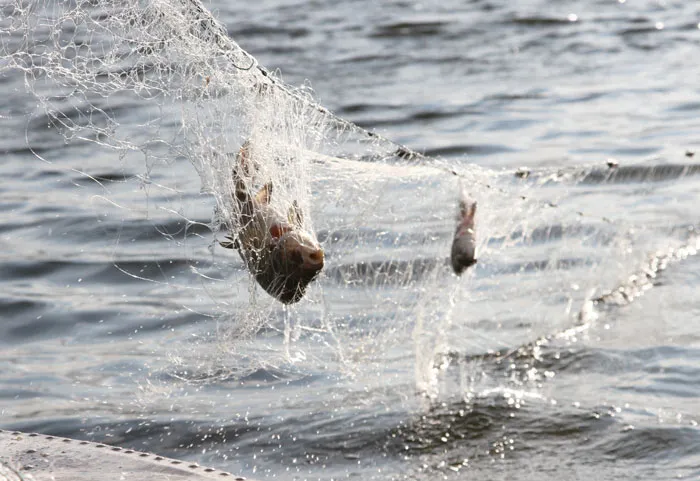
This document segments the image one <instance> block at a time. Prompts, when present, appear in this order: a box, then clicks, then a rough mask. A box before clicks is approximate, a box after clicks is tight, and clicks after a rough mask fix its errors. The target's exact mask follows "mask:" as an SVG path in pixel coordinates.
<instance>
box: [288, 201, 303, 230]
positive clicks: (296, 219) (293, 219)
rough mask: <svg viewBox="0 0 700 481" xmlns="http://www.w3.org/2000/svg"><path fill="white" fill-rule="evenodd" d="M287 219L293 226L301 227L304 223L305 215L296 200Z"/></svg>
mask: <svg viewBox="0 0 700 481" xmlns="http://www.w3.org/2000/svg"><path fill="white" fill-rule="evenodd" d="M287 219H288V220H289V222H290V223H291V224H294V225H297V226H299V227H301V226H302V224H303V223H304V213H303V212H302V211H301V208H300V207H299V203H298V202H297V201H296V200H295V201H294V202H292V205H291V207H290V208H289V212H287Z"/></svg>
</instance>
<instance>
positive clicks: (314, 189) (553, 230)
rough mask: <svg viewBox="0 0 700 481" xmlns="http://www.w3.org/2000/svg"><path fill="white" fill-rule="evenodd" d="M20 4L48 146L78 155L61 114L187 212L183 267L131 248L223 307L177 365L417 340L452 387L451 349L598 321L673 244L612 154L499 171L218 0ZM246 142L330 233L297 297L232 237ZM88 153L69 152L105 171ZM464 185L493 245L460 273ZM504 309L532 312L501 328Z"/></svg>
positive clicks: (389, 347) (124, 208) (418, 372)
mask: <svg viewBox="0 0 700 481" xmlns="http://www.w3.org/2000/svg"><path fill="white" fill-rule="evenodd" d="M0 12H1V14H0V69H1V70H0V74H2V75H10V74H13V75H14V74H16V73H17V72H21V73H22V74H23V75H24V79H25V86H26V89H27V91H28V92H29V93H30V94H31V95H30V97H28V98H27V100H26V106H27V109H26V110H27V111H29V113H30V119H31V120H30V124H29V125H28V126H27V128H26V137H27V139H26V140H27V142H28V143H29V145H30V146H31V147H32V148H33V149H34V153H35V155H36V157H38V158H39V159H41V160H44V161H46V162H55V163H61V162H64V161H61V160H59V159H54V158H52V153H51V146H50V145H49V146H42V145H38V144H37V143H36V142H33V140H32V129H31V127H33V126H36V125H41V124H45V125H46V126H48V127H49V128H50V129H55V130H56V131H58V132H59V133H60V136H61V137H62V139H64V140H65V141H68V142H71V143H74V144H76V145H83V146H85V145H86V146H90V147H88V148H89V149H91V150H90V152H91V155H97V154H94V152H98V151H99V152H100V154H99V155H100V156H103V157H104V158H107V159H110V160H108V162H112V163H115V162H116V163H119V165H121V166H122V169H123V170H124V171H125V172H127V171H128V172H135V173H134V175H133V176H132V178H131V179H130V180H129V181H130V182H135V183H138V184H140V185H141V187H142V188H143V189H144V191H145V193H146V198H147V199H148V208H147V209H146V210H145V211H144V208H143V206H142V205H141V204H134V203H133V202H134V201H133V197H131V198H126V197H124V198H122V197H120V195H119V194H118V193H117V192H115V191H110V190H109V189H107V188H105V189H106V190H105V194H104V198H105V199H106V200H107V201H108V202H109V203H110V205H112V206H114V207H115V208H116V209H117V210H118V212H120V214H119V215H121V216H123V218H133V217H139V216H144V215H147V216H150V218H151V220H153V221H154V222H155V221H156V220H158V219H160V218H168V217H170V218H176V219H178V220H180V221H181V222H182V225H183V226H184V227H183V229H182V230H181V231H179V232H176V233H173V232H162V237H161V238H159V239H157V241H156V242H160V243H169V246H170V248H171V250H172V252H179V254H177V258H179V259H184V260H183V264H184V265H185V266H186V269H183V270H182V271H181V273H180V274H179V275H178V276H164V275H161V274H162V272H145V273H144V272H143V271H142V270H139V269H138V268H136V267H134V265H132V264H131V263H129V262H128V261H129V251H128V249H127V247H126V246H125V245H126V244H127V243H128V239H126V238H123V237H122V236H120V235H117V234H115V237H116V239H115V242H116V244H117V245H116V247H115V249H114V264H115V266H117V268H119V269H120V270H122V272H123V273H124V274H126V275H129V276H132V277H135V278H137V279H139V280H141V281H143V282H144V283H148V282H151V283H156V284H158V285H159V286H161V287H162V288H163V289H165V290H168V291H169V292H171V294H172V297H173V298H174V299H178V302H179V303H180V304H181V306H180V308H182V309H185V310H189V311H192V312H194V313H196V314H197V315H200V316H202V317H204V318H208V319H212V320H213V322H214V321H216V326H217V327H216V328H213V329H211V330H210V331H208V332H209V333H210V334H211V336H212V337H215V338H216V339H217V340H218V342H219V344H218V345H219V347H220V349H218V350H217V349H214V350H209V349H207V350H205V351H206V352H204V351H203V350H202V349H201V346H199V345H198V346H195V347H194V348H193V349H194V350H195V351H197V352H198V354H197V355H196V358H197V359H198V360H199V361H198V362H200V365H199V367H198V368H193V367H192V362H193V361H192V359H189V358H187V355H186V354H183V352H184V351H183V350H182V349H178V353H177V355H176V354H173V355H172V359H171V360H172V362H173V363H174V365H175V366H179V365H181V364H182V365H189V366H190V369H189V371H190V374H187V373H182V372H179V371H177V369H176V370H175V371H176V372H179V374H177V375H178V376H181V377H182V378H183V379H185V380H189V381H196V380H197V379H198V378H197V376H200V377H205V378H206V377H207V376H209V377H208V378H211V377H212V376H216V375H222V376H229V375H232V374H231V373H232V372H234V371H235V370H236V369H238V368H241V369H242V367H241V366H242V365H244V364H246V365H248V368H249V369H253V368H254V367H255V366H257V365H259V364H260V363H261V362H263V360H264V362H265V363H267V364H275V365H283V364H284V365H289V364H290V363H291V364H295V363H304V362H306V363H313V362H316V363H317V364H318V365H324V366H326V365H328V363H333V365H334V366H336V367H335V368H334V369H338V370H339V371H341V372H344V373H347V374H350V375H352V374H353V373H354V372H356V371H358V370H366V369H369V368H370V367H374V368H376V369H377V370H378V371H379V372H385V373H386V372H394V371H392V370H393V369H396V370H397V371H401V369H402V368H400V367H399V366H403V365H404V363H401V360H402V359H404V358H405V357H406V356H407V355H411V356H415V357H416V362H415V373H411V375H415V378H416V383H417V385H418V387H419V388H420V390H421V391H423V392H425V393H427V394H429V395H430V396H431V397H434V396H436V395H437V393H438V391H439V385H438V384H439V378H440V376H439V373H440V371H441V370H442V369H443V368H444V366H445V365H446V364H449V362H450V353H453V352H459V353H462V354H465V353H470V352H476V353H478V352H491V351H499V350H501V349H504V348H509V347H512V346H514V345H517V344H518V343H519V342H524V341H527V340H528V339H532V338H533V337H536V336H537V335H539V334H541V333H544V332H552V331H556V330H557V329H562V328H567V327H570V326H571V325H574V324H577V323H584V324H585V323H586V322H589V320H590V319H591V318H592V317H591V316H590V306H591V303H592V302H593V300H595V299H596V298H598V297H599V296H600V295H601V292H605V291H606V289H608V290H609V289H612V288H613V287H614V286H616V285H617V284H618V283H619V281H620V280H621V279H620V278H619V277H621V276H619V275H618V276H606V275H605V274H604V273H605V272H607V271H608V269H610V267H611V265H612V266H618V267H619V265H620V264H624V265H625V266H627V267H628V269H627V270H625V269H617V270H616V272H629V271H630V270H632V271H633V270H634V268H635V266H643V265H644V262H646V255H647V254H646V253H647V252H649V251H650V250H653V249H654V248H656V247H657V246H655V245H652V244H650V243H645V242H646V240H645V239H647V236H646V235H645V232H648V231H649V230H653V229H664V228H665V226H646V227H645V228H644V229H641V228H640V226H639V225H638V224H637V223H635V222H634V221H633V220H631V219H630V218H629V216H628V214H627V212H628V207H629V206H627V205H625V203H624V192H621V193H620V195H621V198H622V199H623V201H622V202H620V204H619V205H616V206H610V209H609V210H608V211H607V212H604V213H601V212H590V211H589V209H588V208H587V206H588V205H589V204H590V203H591V201H592V200H594V198H595V196H596V195H597V193H596V192H595V190H594V189H591V188H590V185H591V182H592V180H594V179H593V177H595V176H596V175H597V176H602V177H603V178H608V177H609V176H610V175H613V174H612V172H613V170H612V168H610V169H608V168H607V167H605V166H602V167H600V168H595V169H593V168H579V169H550V170H541V171H532V172H530V171H527V170H523V171H518V172H514V171H495V170H489V169H484V168H480V167H477V166H473V165H468V164H455V163H448V162H445V161H441V160H440V159H431V158H427V157H425V156H422V155H420V154H419V153H417V152H414V151H412V150H411V149H409V148H407V147H404V146H402V145H398V144H396V143H394V142H391V141H389V140H387V139H385V138H384V137H382V136H381V135H378V134H376V133H372V132H368V131H366V130H364V129H362V128H359V127H357V126H356V125H354V124H352V123H350V122H347V121H345V120H343V119H341V118H339V117H337V116H335V115H333V114H332V113H331V112H329V111H327V110H326V109H324V108H323V107H321V106H320V105H318V104H317V103H316V102H315V101H314V99H313V94H312V91H311V90H310V88H308V86H301V87H298V88H295V87H291V86H289V85H287V84H285V83H284V82H283V81H282V80H281V79H280V77H279V76H278V75H277V74H276V73H274V72H271V71H268V70H266V69H265V68H263V67H262V66H260V65H259V64H258V63H257V61H256V60H255V58H254V57H253V56H251V55H250V54H248V53H247V52H245V51H244V50H243V49H242V48H241V47H240V46H239V45H238V44H237V43H236V42H235V41H234V40H233V39H231V38H229V36H228V35H227V33H226V30H225V29H224V27H223V26H222V25H221V24H220V23H219V22H217V20H216V19H215V18H214V16H212V14H211V13H210V12H209V11H208V10H207V9H206V8H205V7H204V6H203V5H202V4H201V3H200V2H199V1H198V0H150V1H138V0H123V1H119V0H113V1H109V0H108V1H99V2H96V1H79V0H78V1H71V2H57V1H56V2H54V1H49V0H40V1H10V2H7V1H5V2H3V3H2V4H1V6H0ZM144 119H145V120H144ZM246 142H248V144H249V146H250V148H251V151H252V158H253V159H254V161H253V163H254V174H251V175H250V176H249V178H248V181H249V182H250V183H251V184H254V185H255V187H256V188H260V187H261V186H262V185H263V184H264V183H268V182H271V183H272V184H273V186H274V190H273V194H272V196H271V199H270V202H271V204H272V206H273V207H274V208H275V209H277V210H279V211H281V212H287V209H288V208H289V206H290V205H292V204H293V203H294V202H296V203H297V204H298V205H299V207H300V209H301V211H303V212H304V213H305V215H304V216H303V229H304V230H305V231H307V232H310V233H312V234H313V235H314V236H316V237H317V238H318V240H319V241H320V242H321V244H322V246H323V248H324V250H325V254H326V267H325V268H324V270H323V272H322V274H321V276H320V277H319V278H318V279H317V280H316V281H314V283H313V284H312V285H311V287H310V288H309V291H308V292H307V294H306V296H305V298H304V299H303V300H302V301H301V302H300V303H299V304H297V305H294V306H290V307H286V306H282V305H281V304H280V303H278V302H277V301H275V300H274V299H272V298H271V297H270V296H267V295H266V294H265V293H264V292H263V291H262V290H261V289H260V288H259V287H257V286H256V283H255V281H254V279H253V278H252V277H251V276H250V275H249V273H248V272H247V271H246V269H245V266H244V264H243V263H242V262H241V259H240V258H239V257H238V255H237V254H236V252H235V251H232V250H226V249H222V248H221V247H219V244H218V241H220V240H222V239H223V238H224V236H225V235H226V234H228V233H233V234H234V235H235V233H236V232H237V230H239V229H240V227H241V226H240V225H239V221H238V219H239V218H240V209H241V206H240V203H237V202H235V201H234V197H235V182H234V172H236V169H237V168H238V163H239V160H238V152H239V149H240V148H241V146H242V145H243V144H244V143H246ZM96 149H99V150H96ZM64 163H65V162H64ZM84 165H86V166H87V167H82V168H79V167H76V166H73V165H68V166H65V167H66V168H71V169H76V170H80V171H81V172H83V173H84V175H85V176H88V177H91V178H94V179H95V180H96V181H99V180H100V179H99V178H97V177H95V176H93V175H92V174H91V171H90V168H89V165H90V163H89V162H87V161H86V162H85V163H84ZM174 172H186V173H187V172H191V173H192V174H194V173H196V174H197V175H196V176H195V175H188V174H184V175H173V173H174ZM606 176H607V177H606ZM183 178H186V179H188V180H189V181H188V182H183ZM462 188H465V189H466V190H467V191H468V192H469V194H470V195H471V196H472V197H473V198H474V199H476V200H477V202H478V205H479V208H478V214H477V231H478V237H477V239H478V246H477V252H478V257H479V263H478V264H477V266H476V267H474V268H472V269H470V270H469V271H467V273H466V274H465V275H463V276H461V277H457V276H455V275H453V274H452V272H451V269H450V267H449V262H448V256H449V251H450V250H449V249H450V244H451V241H452V235H453V233H454V229H455V214H456V211H457V201H458V193H459V192H460V189H462ZM200 193H201V195H200ZM645 229H646V230H645ZM639 245H642V246H643V247H644V248H643V249H635V250H632V249H631V246H639ZM155 249H159V250H162V247H154V250H155ZM543 259H544V260H543ZM161 262H162V263H167V262H172V259H171V260H168V259H167V256H164V257H163V258H162V260H161ZM543 278H547V284H548V285H550V286H551V289H549V290H547V291H546V292H543V291H542V289H541V285H542V279H543ZM587 306H588V307H587ZM492 319H498V323H499V324H501V325H502V324H504V323H505V324H511V325H518V324H523V323H525V324H527V326H530V327H528V328H527V329H524V331H523V335H522V338H521V339H501V338H500V337H499V331H498V329H497V328H496V327H495V326H490V325H488V324H489V322H491V321H490V320H492ZM479 323H482V327H484V325H483V324H486V326H485V328H483V329H476V328H475V326H477V325H479ZM261 338H262V339H265V342H264V343H263V344H260V343H259V342H258V343H252V344H251V342H252V341H254V340H256V339H257V340H260V339H261ZM208 342H211V339H209V341H208ZM251 346H255V347H251ZM408 346H411V347H408ZM256 350H261V351H264V355H258V356H256V354H255V352H256ZM272 353H274V355H273V354H272ZM185 358H187V359H185ZM222 366H224V367H222ZM251 366H253V367H251ZM198 369H199V372H200V374H198V375H192V374H191V372H192V371H197V370H198ZM221 369H224V370H223V371H222V370H221ZM202 372H204V374H201V373H202ZM217 373H218V374H217ZM193 376H194V377H193Z"/></svg>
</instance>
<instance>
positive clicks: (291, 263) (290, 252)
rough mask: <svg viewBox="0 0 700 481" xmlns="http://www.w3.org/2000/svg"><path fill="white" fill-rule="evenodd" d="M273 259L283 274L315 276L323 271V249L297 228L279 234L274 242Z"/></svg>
mask: <svg viewBox="0 0 700 481" xmlns="http://www.w3.org/2000/svg"><path fill="white" fill-rule="evenodd" d="M272 230H273V231H274V230H275V229H274V228H273V229H272ZM275 233H276V232H275ZM273 237H274V233H273ZM273 257H274V261H275V264H276V265H277V266H279V267H280V268H281V270H282V271H284V272H303V273H308V274H312V275H315V274H316V273H317V272H318V271H320V270H321V269H323V263H324V252H323V248H321V246H320V245H319V243H318V241H317V240H316V239H314V238H313V237H312V236H311V235H309V234H308V233H306V232H304V231H303V230H301V229H298V228H289V229H288V230H286V231H285V232H281V235H280V236H279V238H278V239H277V241H276V246H275V249H274V251H273Z"/></svg>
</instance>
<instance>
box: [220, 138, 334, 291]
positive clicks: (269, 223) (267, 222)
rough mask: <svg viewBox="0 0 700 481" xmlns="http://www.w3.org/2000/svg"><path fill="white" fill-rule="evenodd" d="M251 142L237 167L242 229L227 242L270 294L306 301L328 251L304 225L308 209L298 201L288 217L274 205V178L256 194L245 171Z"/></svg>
mask: <svg viewBox="0 0 700 481" xmlns="http://www.w3.org/2000/svg"><path fill="white" fill-rule="evenodd" d="M248 152H249V149H248V146H247V145H244V147H243V148H242V149H241V152H240V153H239V165H238V166H237V168H238V169H241V171H238V172H234V179H235V184H236V192H235V197H236V202H237V203H238V204H239V207H240V216H239V219H238V220H239V225H240V229H239V230H238V232H237V233H236V234H235V235H231V236H229V237H228V241H227V242H222V243H221V245H222V246H223V247H226V248H229V249H232V248H235V249H236V250H237V251H238V253H239V255H240V256H241V259H243V262H244V263H245V265H246V267H247V268H248V270H249V271H250V273H251V274H253V276H254V277H255V280H256V281H257V282H258V284H260V287H262V288H263V289H264V290H265V291H266V292H267V293H268V294H270V295H271V296H273V297H274V298H276V299H277V300H279V301H280V302H282V303H284V304H292V303H295V302H298V301H300V300H301V298H302V297H303V296H304V293H305V292H306V288H307V286H308V285H309V283H310V282H311V281H313V280H314V279H315V278H316V277H317V276H318V274H319V273H320V272H321V270H322V269H323V265H324V252H323V249H322V248H321V246H320V245H319V243H318V241H317V240H316V239H315V238H314V237H312V236H311V235H310V234H309V233H307V232H306V231H304V230H303V227H302V223H303V218H302V213H301V210H300V209H299V206H298V204H297V203H296V201H295V202H293V203H292V205H291V206H290V208H289V212H288V214H287V216H284V215H283V214H282V213H281V212H279V211H278V210H276V209H275V208H273V207H272V206H271V204H270V198H271V196H272V183H268V184H265V185H264V186H263V188H262V189H260V191H259V192H258V193H257V194H255V195H252V193H251V192H250V190H249V187H248V185H247V184H246V181H245V178H244V176H243V171H245V169H246V168H247V162H248V158H247V157H248Z"/></svg>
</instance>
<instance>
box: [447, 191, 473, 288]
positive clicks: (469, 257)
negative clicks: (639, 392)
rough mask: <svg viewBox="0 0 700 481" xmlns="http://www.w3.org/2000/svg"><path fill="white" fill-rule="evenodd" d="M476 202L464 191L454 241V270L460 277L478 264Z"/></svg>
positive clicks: (452, 259)
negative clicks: (475, 221)
mask: <svg viewBox="0 0 700 481" xmlns="http://www.w3.org/2000/svg"><path fill="white" fill-rule="evenodd" d="M475 215H476V201H475V200H473V199H471V198H469V196H468V195H467V194H466V192H464V191H462V193H461V197H460V200H459V213H458V215H457V229H456V230H455V235H454V238H453V240H452V254H451V256H450V260H451V261H452V269H453V270H454V271H455V274H457V275H460V274H462V272H464V271H465V270H466V269H468V268H469V267H471V266H473V265H474V264H476V227H475V224H474V216H475Z"/></svg>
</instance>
